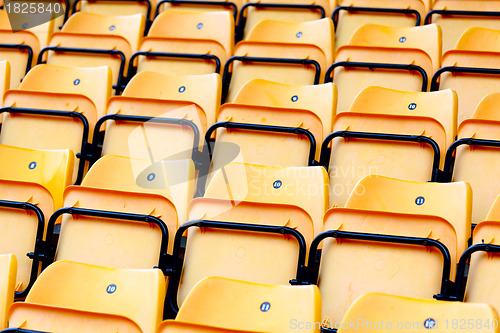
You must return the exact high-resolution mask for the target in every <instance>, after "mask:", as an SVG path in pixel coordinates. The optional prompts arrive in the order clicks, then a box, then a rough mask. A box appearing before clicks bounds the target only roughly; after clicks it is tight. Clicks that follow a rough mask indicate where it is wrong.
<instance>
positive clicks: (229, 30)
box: [128, 10, 234, 77]
mask: <svg viewBox="0 0 500 333" xmlns="http://www.w3.org/2000/svg"><path fill="white" fill-rule="evenodd" d="M233 45H234V19H233V17H232V16H231V15H230V14H229V13H228V12H224V11H220V12H191V11H186V12H183V11H179V10H167V11H165V12H163V13H161V14H160V15H159V16H158V17H157V18H156V19H155V21H154V23H153V25H152V26H151V29H150V30H149V32H148V36H147V37H145V38H144V40H143V41H142V43H141V46H140V48H139V52H137V53H135V54H134V56H133V58H132V59H131V63H132V65H131V68H130V70H129V74H128V77H132V75H133V74H134V71H135V72H142V71H154V72H160V73H165V74H177V75H200V74H210V73H220V69H221V68H223V67H224V65H225V63H226V60H227V59H228V58H229V57H231V56H232V54H233ZM134 67H135V68H134Z"/></svg>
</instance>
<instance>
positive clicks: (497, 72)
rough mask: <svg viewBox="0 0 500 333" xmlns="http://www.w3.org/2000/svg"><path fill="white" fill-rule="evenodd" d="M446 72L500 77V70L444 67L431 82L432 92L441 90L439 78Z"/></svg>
mask: <svg viewBox="0 0 500 333" xmlns="http://www.w3.org/2000/svg"><path fill="white" fill-rule="evenodd" d="M445 72H450V73H467V74H491V75H500V69H499V68H475V67H456V66H448V67H442V68H440V69H438V70H437V71H436V73H435V74H434V76H433V77H432V80H431V91H438V90H439V83H438V80H439V77H440V76H441V74H443V73H445Z"/></svg>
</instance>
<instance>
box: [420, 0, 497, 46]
mask: <svg viewBox="0 0 500 333" xmlns="http://www.w3.org/2000/svg"><path fill="white" fill-rule="evenodd" d="M499 12H500V1H493V0H492V1H488V0H486V1H484V0H479V1H477V0H476V1H463V0H439V1H435V3H434V5H433V8H432V10H431V11H429V12H428V13H427V16H426V17H425V23H426V24H429V23H435V24H437V25H439V26H440V27H441V28H442V30H443V52H447V51H449V50H451V49H453V48H454V47H455V45H456V44H457V41H458V40H459V39H460V37H461V35H462V34H463V33H464V32H465V31H467V30H468V29H470V28H475V27H481V28H490V29H500V22H499V21H498V16H499Z"/></svg>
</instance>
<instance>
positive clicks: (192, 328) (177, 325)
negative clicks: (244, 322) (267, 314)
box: [158, 320, 256, 333]
mask: <svg viewBox="0 0 500 333" xmlns="http://www.w3.org/2000/svg"><path fill="white" fill-rule="evenodd" d="M182 332H195V333H252V332H251V331H248V330H244V331H241V330H232V329H225V328H220V327H214V326H207V325H200V324H191V323H186V322H183V321H178V320H167V321H164V322H162V323H161V325H160V327H158V333H182ZM254 333H256V332H254Z"/></svg>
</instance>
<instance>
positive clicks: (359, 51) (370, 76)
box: [325, 25, 440, 113]
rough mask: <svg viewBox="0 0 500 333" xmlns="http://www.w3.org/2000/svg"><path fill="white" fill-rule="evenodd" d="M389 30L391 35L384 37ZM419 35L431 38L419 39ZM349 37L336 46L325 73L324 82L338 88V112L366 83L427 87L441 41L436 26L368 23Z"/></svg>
mask: <svg viewBox="0 0 500 333" xmlns="http://www.w3.org/2000/svg"><path fill="white" fill-rule="evenodd" d="M372 27H373V28H374V31H377V33H374V32H373V31H372V29H371V28H372ZM388 34H389V35H390V36H389V37H391V36H392V38H388V37H386V36H387V35H388ZM402 34H404V35H406V34H408V38H407V37H405V36H404V35H402ZM372 35H374V36H373V38H372ZM417 36H418V37H417ZM366 39H373V41H370V42H367V41H366ZM422 39H428V40H430V42H429V43H419V41H421V40H422ZM407 40H408V43H406V41H407ZM351 41H352V44H351V42H350V43H349V44H348V45H344V46H343V47H341V48H339V49H338V50H337V54H336V58H335V63H334V64H333V65H332V66H331V67H330V68H329V69H328V71H327V73H326V77H325V82H333V83H335V85H336V86H337V89H338V91H339V100H338V105H337V113H339V112H343V111H346V110H348V109H349V106H350V105H351V103H352V102H353V100H354V99H355V97H356V95H357V94H358V93H359V92H360V91H361V90H363V89H364V88H366V87H369V86H380V87H385V88H392V89H399V90H407V91H427V89H428V86H429V84H428V83H429V79H430V77H431V74H432V73H433V72H434V68H435V67H436V68H437V67H439V65H437V66H436V65H435V64H434V63H435V61H434V62H433V59H432V57H431V56H432V55H435V54H437V52H435V50H436V49H439V43H440V31H439V28H437V27H436V26H431V27H416V28H413V29H404V28H402V29H399V28H388V27H386V28H383V27H380V26H375V27H374V26H371V25H370V26H368V27H366V29H365V28H364V27H361V28H359V29H358V30H356V32H355V33H354V34H353V36H352V38H351ZM410 41H411V42H410ZM358 43H359V45H358ZM419 45H422V46H419ZM416 47H417V48H416ZM428 52H430V53H431V54H429V53H428ZM438 63H439V61H438Z"/></svg>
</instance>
